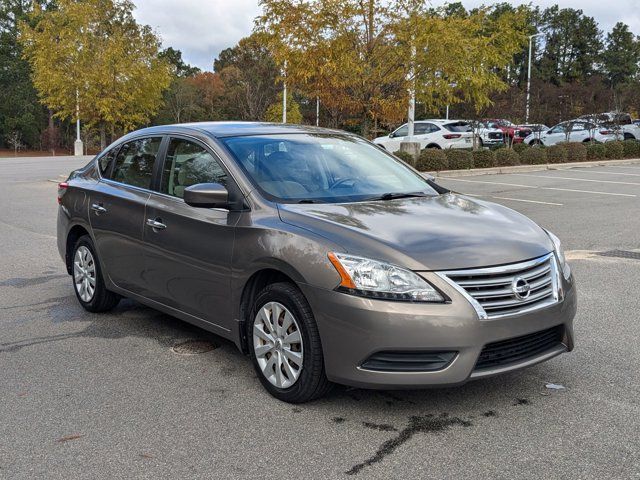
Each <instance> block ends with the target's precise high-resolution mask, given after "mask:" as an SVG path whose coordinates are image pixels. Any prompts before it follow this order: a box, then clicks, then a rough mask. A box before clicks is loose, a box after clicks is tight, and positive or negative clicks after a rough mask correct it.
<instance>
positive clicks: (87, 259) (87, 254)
mask: <svg viewBox="0 0 640 480" xmlns="http://www.w3.org/2000/svg"><path fill="white" fill-rule="evenodd" d="M73 283H74V285H75V288H76V292H78V296H79V297H80V299H81V300H82V301H83V302H86V303H88V302H90V301H91V299H92V298H93V295H94V294H95V292H96V263H95V260H94V259H93V255H92V254H91V250H89V249H88V248H87V247H85V246H84V245H81V246H80V247H78V249H77V250H76V254H75V256H74V258H73Z"/></svg>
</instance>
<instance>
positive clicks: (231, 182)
mask: <svg viewBox="0 0 640 480" xmlns="http://www.w3.org/2000/svg"><path fill="white" fill-rule="evenodd" d="M164 137H165V142H166V143H165V145H164V149H163V150H162V158H161V159H160V156H159V155H158V158H157V159H156V165H155V166H154V172H153V182H152V184H151V190H150V192H151V193H152V194H155V195H161V196H162V197H166V198H171V199H173V200H175V201H177V202H181V203H184V199H183V198H180V197H176V196H174V195H169V194H168V193H164V192H161V191H160V188H161V185H162V169H163V167H164V162H165V160H166V156H167V152H168V151H169V144H170V143H171V140H172V139H174V138H175V139H180V140H186V141H189V142H192V143H195V144H196V145H199V146H201V147H202V148H203V149H204V150H206V151H207V152H208V153H209V154H210V155H211V156H212V157H213V158H214V160H216V161H217V162H218V164H219V165H220V167H221V168H222V169H223V170H224V172H225V173H226V174H227V179H228V180H227V186H226V187H225V188H226V189H227V191H228V192H229V196H230V199H231V200H234V201H237V202H240V203H242V205H243V206H242V208H235V209H233V211H242V210H250V208H249V207H248V206H247V202H245V201H244V198H245V195H244V193H243V191H242V188H240V184H239V183H238V181H237V180H236V178H235V176H234V175H233V173H232V172H231V170H230V169H229V167H228V166H227V165H226V164H225V162H224V160H223V159H222V156H221V155H219V154H218V153H217V152H216V151H215V150H214V149H213V148H212V147H210V146H209V145H207V144H206V143H205V142H203V141H202V140H200V139H199V138H197V137H194V136H192V135H188V134H184V133H166V134H164ZM158 160H161V161H158ZM231 197H237V198H235V199H233V198H231ZM212 210H223V211H231V209H230V210H227V209H224V208H223V209H219V208H214V209H212Z"/></svg>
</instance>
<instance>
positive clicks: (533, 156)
mask: <svg viewBox="0 0 640 480" xmlns="http://www.w3.org/2000/svg"><path fill="white" fill-rule="evenodd" d="M520 163H522V164H523V165H544V164H545V163H547V149H546V148H540V147H533V148H528V149H526V150H524V151H523V152H522V153H521V154H520Z"/></svg>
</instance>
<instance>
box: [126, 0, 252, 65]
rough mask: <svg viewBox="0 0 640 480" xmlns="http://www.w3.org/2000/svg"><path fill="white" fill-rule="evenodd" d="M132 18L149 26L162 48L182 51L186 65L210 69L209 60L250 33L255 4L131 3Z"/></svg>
mask: <svg viewBox="0 0 640 480" xmlns="http://www.w3.org/2000/svg"><path fill="white" fill-rule="evenodd" d="M134 1H135V4H136V7H137V8H136V10H135V11H134V16H135V17H136V19H137V20H138V22H140V23H143V24H146V25H150V26H151V27H152V28H153V29H154V30H155V31H156V32H157V33H158V34H159V35H160V36H161V37H162V43H163V45H164V47H173V48H177V49H179V50H181V51H182V54H183V58H184V59H185V61H186V62H187V63H190V64H192V65H197V66H198V67H200V68H201V69H203V70H212V69H213V59H214V58H215V57H216V56H217V55H218V54H219V53H220V52H221V51H222V50H224V49H225V48H228V47H232V46H233V45H235V44H236V43H237V42H238V40H240V39H241V38H242V37H244V36H246V35H248V34H249V33H251V30H252V28H253V19H254V18H255V17H256V16H257V15H258V14H259V12H260V9H259V7H258V2H257V0H234V1H233V2H232V1H229V0H134Z"/></svg>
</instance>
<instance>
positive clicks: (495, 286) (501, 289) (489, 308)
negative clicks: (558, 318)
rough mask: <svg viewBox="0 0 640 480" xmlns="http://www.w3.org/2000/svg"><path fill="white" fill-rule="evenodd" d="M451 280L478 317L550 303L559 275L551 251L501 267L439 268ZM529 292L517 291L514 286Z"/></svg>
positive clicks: (515, 312) (555, 298)
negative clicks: (444, 269)
mask: <svg viewBox="0 0 640 480" xmlns="http://www.w3.org/2000/svg"><path fill="white" fill-rule="evenodd" d="M439 275H440V276H441V277H443V278H445V279H446V280H449V281H450V283H451V282H453V283H452V284H453V286H454V287H456V288H457V290H458V291H460V292H461V293H462V294H463V295H465V297H467V299H468V300H469V301H470V302H471V304H472V305H473V306H474V307H475V309H476V311H477V312H478V315H479V316H480V318H499V317H505V316H509V315H519V314H522V313H525V312H530V311H533V310H537V309H540V308H544V307H547V306H549V305H553V304H554V303H556V302H557V301H558V299H559V291H558V285H559V277H558V268H557V265H556V260H555V256H554V255H553V253H550V254H548V255H545V256H544V257H540V258H537V259H535V260H530V261H527V262H521V263H514V264H510V265H504V266H500V267H487V268H475V269H470V270H456V271H447V272H441V273H440V274H439ZM526 285H528V292H523V291H520V292H517V291H516V290H517V288H516V287H521V288H520V289H521V290H526V288H527V287H526Z"/></svg>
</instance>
